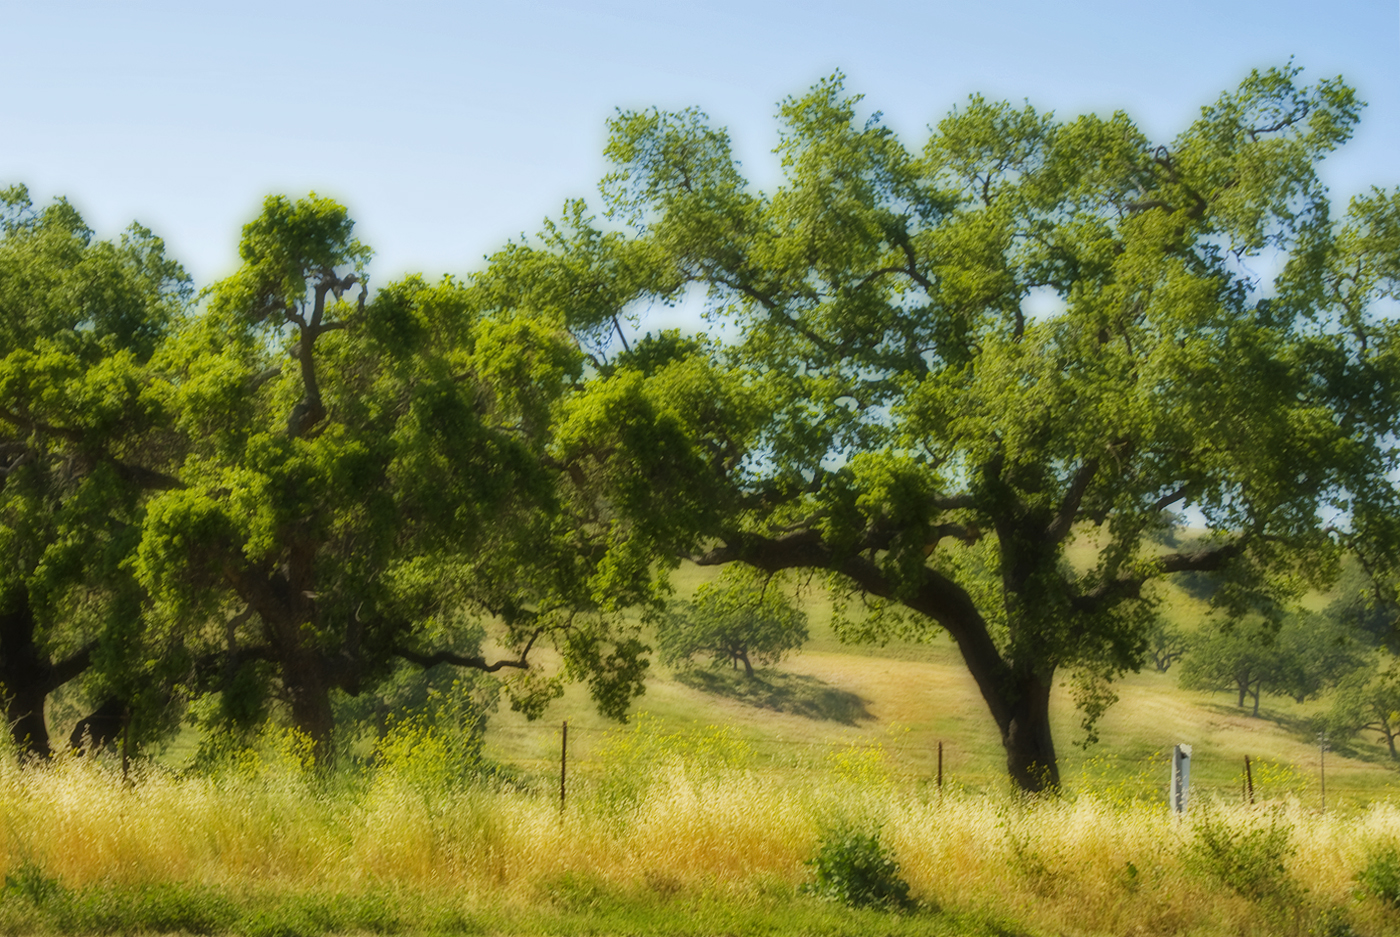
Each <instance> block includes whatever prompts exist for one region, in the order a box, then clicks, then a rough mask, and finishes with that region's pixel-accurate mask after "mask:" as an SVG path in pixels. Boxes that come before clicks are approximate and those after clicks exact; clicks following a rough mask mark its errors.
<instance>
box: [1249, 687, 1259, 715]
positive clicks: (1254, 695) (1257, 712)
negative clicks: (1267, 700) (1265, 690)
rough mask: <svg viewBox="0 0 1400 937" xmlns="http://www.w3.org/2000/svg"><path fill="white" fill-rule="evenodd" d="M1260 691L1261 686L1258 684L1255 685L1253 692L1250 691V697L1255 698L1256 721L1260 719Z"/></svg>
mask: <svg viewBox="0 0 1400 937" xmlns="http://www.w3.org/2000/svg"><path fill="white" fill-rule="evenodd" d="M1260 689H1261V687H1260V686H1259V684H1257V683H1256V684H1255V685H1254V689H1252V690H1250V691H1249V692H1250V695H1251V696H1253V697H1254V718H1255V719H1258V718H1259V691H1260Z"/></svg>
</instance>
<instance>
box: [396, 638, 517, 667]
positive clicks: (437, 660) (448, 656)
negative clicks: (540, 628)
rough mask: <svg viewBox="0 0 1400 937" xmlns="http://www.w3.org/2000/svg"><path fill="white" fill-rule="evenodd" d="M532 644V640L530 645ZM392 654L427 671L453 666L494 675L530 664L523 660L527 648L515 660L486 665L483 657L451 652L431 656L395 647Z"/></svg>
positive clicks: (435, 652) (439, 652)
mask: <svg viewBox="0 0 1400 937" xmlns="http://www.w3.org/2000/svg"><path fill="white" fill-rule="evenodd" d="M533 643H534V642H533V640H532V641H531V644H533ZM394 653H395V654H397V655H398V656H399V657H402V658H403V659H404V660H406V661H408V662H409V663H412V664H417V665H418V666H419V667H422V668H423V669H424V670H427V669H428V668H429V667H435V666H437V665H438V664H453V665H454V666H457V667H470V668H472V669H473V670H480V671H482V672H483V673H495V672H496V671H498V670H500V669H502V668H504V667H515V668H517V669H520V670H529V669H530V664H529V662H528V661H527V660H526V659H525V655H526V654H527V653H529V647H528V646H527V647H526V649H525V651H523V652H522V653H521V655H520V657H519V658H517V659H515V660H498V661H492V662H491V663H487V661H486V658H484V657H475V656H474V657H465V656H463V655H461V654H455V653H453V652H452V651H434V652H433V653H431V654H420V653H419V652H417V651H414V650H411V649H410V648H406V647H397V646H396V647H395V648H394Z"/></svg>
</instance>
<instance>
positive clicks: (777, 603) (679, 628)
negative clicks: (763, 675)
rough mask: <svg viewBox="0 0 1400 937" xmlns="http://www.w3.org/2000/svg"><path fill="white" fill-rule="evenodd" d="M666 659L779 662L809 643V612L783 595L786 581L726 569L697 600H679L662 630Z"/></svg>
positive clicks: (748, 664)
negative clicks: (704, 658)
mask: <svg viewBox="0 0 1400 937" xmlns="http://www.w3.org/2000/svg"><path fill="white" fill-rule="evenodd" d="M656 636H657V641H658V643H659V644H660V645H661V658H662V660H663V661H665V662H666V663H668V664H676V663H682V662H688V661H690V660H691V658H693V657H695V656H696V655H699V654H708V655H709V656H710V657H711V659H712V660H713V661H714V662H715V663H716V664H718V663H722V662H723V663H732V664H733V665H734V666H735V667H738V666H739V664H743V665H744V673H745V675H746V676H748V677H750V678H752V677H753V676H754V666H753V662H754V661H757V662H759V663H764V664H774V663H777V662H778V661H779V660H781V659H782V658H783V655H785V654H787V653H788V652H789V651H793V650H796V649H797V648H799V647H801V646H802V645H803V644H804V643H805V642H806V640H807V614H806V613H805V612H803V611H802V610H801V609H800V608H797V607H796V606H795V605H793V603H792V602H791V600H790V599H788V597H787V596H786V595H785V594H784V593H783V591H782V585H781V583H780V582H776V581H773V579H772V578H770V577H758V576H755V575H753V574H752V573H748V572H742V571H738V570H726V571H725V572H724V573H723V574H722V576H721V578H720V579H719V580H718V581H716V582H714V583H705V584H704V585H702V586H701V587H700V588H699V589H698V590H696V593H695V599H694V601H693V602H676V603H673V604H672V606H671V609H670V611H669V612H668V613H667V614H666V615H665V616H664V617H663V618H662V619H661V623H660V624H659V625H658V627H657V632H656Z"/></svg>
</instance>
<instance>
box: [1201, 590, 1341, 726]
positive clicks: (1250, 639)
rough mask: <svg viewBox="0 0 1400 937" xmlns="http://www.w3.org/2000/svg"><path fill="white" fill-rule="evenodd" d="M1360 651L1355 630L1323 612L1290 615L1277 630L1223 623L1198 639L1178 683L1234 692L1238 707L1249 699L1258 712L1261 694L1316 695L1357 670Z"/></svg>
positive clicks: (1298, 697) (1300, 698) (1298, 698)
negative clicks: (1352, 630) (1322, 613)
mask: <svg viewBox="0 0 1400 937" xmlns="http://www.w3.org/2000/svg"><path fill="white" fill-rule="evenodd" d="M1207 627H1209V626H1207ZM1364 650H1365V648H1364V646H1363V645H1362V644H1361V643H1359V641H1358V640H1357V636H1356V635H1355V634H1354V633H1353V632H1351V631H1350V630H1349V629H1348V628H1346V627H1345V626H1344V625H1341V624H1339V623H1338V622H1336V621H1335V620H1333V619H1332V618H1330V617H1328V616H1324V615H1316V614H1311V613H1306V612H1304V613H1298V614H1295V615H1290V616H1288V617H1287V618H1286V619H1285V620H1284V622H1283V624H1282V626H1281V627H1280V628H1279V629H1278V630H1277V631H1274V630H1272V629H1270V628H1269V627H1268V625H1267V624H1265V625H1262V626H1251V625H1246V624H1244V623H1240V624H1234V625H1231V624H1228V623H1227V624H1226V625H1225V626H1223V627H1217V628H1213V629H1212V630H1211V632H1210V633H1208V634H1207V635H1206V636H1205V637H1204V638H1199V637H1198V639H1197V641H1196V643H1195V646H1194V647H1193V649H1192V653H1191V654H1190V656H1188V657H1187V658H1186V660H1185V661H1184V662H1183V663H1182V665H1181V678H1180V682H1181V686H1182V687H1183V688H1185V689H1195V690H1227V689H1228V690H1235V691H1236V693H1237V694H1238V701H1239V705H1240V706H1243V705H1244V704H1245V699H1246V697H1252V698H1253V700H1254V714H1255V715H1256V716H1257V715H1258V714H1259V699H1260V696H1261V695H1263V694H1270V695H1275V696H1286V697H1290V698H1292V699H1293V700H1295V701H1296V702H1299V703H1301V702H1303V701H1304V700H1307V699H1310V698H1312V697H1315V696H1317V695H1318V694H1319V693H1320V692H1321V691H1322V690H1324V689H1327V688H1330V687H1332V686H1335V685H1337V683H1338V682H1339V681H1341V680H1343V679H1344V678H1346V677H1347V676H1348V675H1349V674H1351V673H1353V672H1355V671H1356V670H1357V668H1358V667H1359V666H1360V664H1361V662H1362V660H1363V659H1364V657H1363V654H1364Z"/></svg>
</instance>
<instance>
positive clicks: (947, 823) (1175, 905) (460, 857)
mask: <svg viewBox="0 0 1400 937" xmlns="http://www.w3.org/2000/svg"><path fill="white" fill-rule="evenodd" d="M475 758H476V755H475V754H474V753H465V754H464V753H463V752H462V751H461V750H460V749H458V748H454V747H453V746H452V745H451V744H450V742H449V741H448V740H445V739H443V738H442V737H441V736H438V735H437V734H435V732H434V731H433V729H432V728H431V727H430V726H427V725H423V724H421V723H420V724H407V725H404V726H401V727H400V728H399V729H398V730H396V731H395V732H394V733H391V734H390V736H389V737H387V738H386V740H385V742H384V743H382V744H381V746H380V749H379V752H378V757H377V761H376V764H375V766H374V767H373V768H370V769H365V770H362V771H349V770H347V771H341V772H325V771H322V770H318V769H317V768H316V767H315V766H313V765H309V764H308V763H307V759H306V758H305V752H304V749H303V748H302V747H301V746H300V744H299V742H298V740H297V739H296V738H295V736H294V735H291V734H289V733H276V732H273V733H269V734H267V735H266V736H265V737H264V739H263V740H262V743H261V744H260V745H259V746H258V747H257V748H256V749H252V750H240V751H234V752H231V753H229V756H228V757H226V758H224V759H222V760H221V761H217V763H213V764H206V765H205V767H204V768H203V770H202V771H200V772H197V773H196V772H186V773H180V772H175V771H170V770H166V769H159V768H156V767H153V766H146V767H144V768H141V769H140V770H139V771H137V772H136V774H135V775H134V777H133V781H134V783H132V784H130V785H127V784H124V783H123V781H122V779H121V777H120V773H119V771H118V770H117V769H116V768H115V767H114V766H112V765H110V764H104V763H102V762H100V761H96V760H85V759H80V758H61V759H58V760H56V761H54V762H52V763H50V764H45V765H30V766H24V767H21V766H16V765H15V764H14V763H13V762H12V761H6V762H5V765H6V766H5V767H3V768H0V867H3V871H4V875H5V877H6V880H7V883H8V884H7V887H6V889H5V890H4V895H3V896H0V906H3V905H4V904H5V902H11V903H13V902H16V901H21V900H29V901H34V902H40V901H41V899H42V892H43V889H44V888H45V887H48V886H46V885H44V883H45V882H51V883H52V884H53V887H55V888H60V889H67V890H72V891H75V892H81V891H83V890H85V889H86V890H90V891H91V890H98V891H100V890H102V889H108V890H111V889H123V888H124V889H143V888H145V889H150V888H159V887H162V886H168V885H172V884H179V885H181V886H187V887H189V888H194V889H203V890H206V891H210V892H211V893H217V894H220V895H225V896H230V897H229V898H228V899H227V900H231V901H235V902H237V901H239V900H243V898H240V896H245V897H246V896H248V895H256V894H273V893H275V894H280V895H296V894H331V893H334V894H337V895H343V896H351V897H355V896H360V897H361V898H364V897H365V896H373V895H379V894H395V895H400V896H403V895H412V896H420V898H421V900H422V901H425V902H428V903H432V902H437V903H438V905H444V903H445V904H449V905H451V906H452V907H454V908H457V909H458V910H459V911H461V912H462V913H464V914H471V913H474V912H477V911H481V912H483V913H485V912H486V911H491V912H492V913H500V912H501V911H502V909H507V910H509V909H516V910H521V909H530V908H540V907H554V908H564V909H566V910H568V909H572V910H573V911H578V912H579V913H584V914H587V913H590V909H592V910H593V911H597V912H599V913H602V911H601V910H600V909H602V910H605V909H606V908H607V907H609V906H611V905H610V903H612V904H616V903H617V902H623V903H626V902H629V901H631V902H641V903H644V904H647V906H648V907H655V908H659V909H661V911H659V912H658V913H660V914H663V915H665V914H671V915H672V916H673V918H674V920H675V921H676V922H677V923H676V928H677V929H678V930H680V931H684V932H687V933H689V932H693V931H692V930H687V929H686V926H684V921H685V920H686V915H687V914H689V913H691V911H687V910H686V909H691V910H692V911H693V908H694V907H695V906H696V902H700V901H708V902H718V903H719V904H720V905H723V906H726V907H731V908H743V907H749V906H754V905H756V904H757V905H763V906H765V907H771V906H775V904H774V903H776V906H779V907H782V906H791V907H809V906H811V905H813V903H814V902H815V899H813V898H809V897H806V896H804V895H803V894H801V892H800V888H801V886H802V884H803V882H804V881H805V880H806V879H807V878H808V876H810V874H811V873H810V869H809V868H808V866H807V865H805V864H804V863H805V862H806V860H808V859H810V858H811V857H812V856H813V855H814V854H815V853H816V852H817V851H818V849H819V846H820V840H821V837H822V835H823V831H826V830H831V829H833V828H836V827H841V828H845V829H857V830H865V831H868V832H870V833H872V834H873V833H875V832H878V834H879V836H880V841H881V843H882V844H883V845H884V846H885V847H887V848H888V849H889V850H891V854H892V855H893V857H894V858H895V859H896V860H897V861H898V864H899V868H900V874H901V875H902V876H903V877H904V879H905V880H906V881H907V882H908V883H909V885H910V886H911V893H912V897H913V898H914V899H915V900H916V901H917V902H919V903H920V904H921V905H922V907H923V908H925V909H926V910H925V911H924V912H920V913H923V914H932V913H933V912H932V911H929V910H927V909H932V908H941V909H944V910H945V911H955V912H962V913H968V914H973V915H978V916H981V917H983V918H991V919H996V920H1001V921H1006V922H1012V923H1011V925H1010V926H1013V927H1015V928H1026V929H1028V930H1030V931H1032V932H1053V933H1066V934H1122V933H1137V932H1142V933H1155V934H1217V933H1219V934H1225V933H1229V934H1241V933H1243V934H1250V933H1255V934H1272V933H1292V932H1295V931H1296V932H1298V933H1308V932H1309V930H1310V929H1314V928H1316V927H1317V926H1320V925H1318V923H1317V922H1325V926H1326V927H1328V928H1332V930H1331V932H1332V933H1335V934H1342V933H1346V932H1347V931H1346V930H1345V928H1347V927H1350V928H1353V929H1354V932H1356V933H1361V934H1381V933H1395V932H1397V931H1400V911H1397V910H1396V908H1395V907H1394V905H1392V904H1391V903H1389V901H1388V900H1386V899H1385V898H1384V897H1378V896H1375V895H1372V894H1370V893H1369V892H1368V891H1367V890H1366V888H1365V887H1364V885H1363V882H1364V881H1366V878H1365V876H1364V875H1363V872H1364V871H1365V870H1366V869H1367V868H1368V865H1370V864H1373V863H1375V862H1377V861H1380V859H1379V858H1378V857H1385V856H1387V855H1389V856H1392V857H1393V856H1394V855H1395V854H1396V850H1397V849H1400V809H1397V808H1396V807H1395V806H1394V805H1392V804H1389V803H1385V804H1377V805H1374V806H1372V807H1369V808H1367V809H1364V810H1360V811H1354V812H1350V813H1347V814H1340V813H1328V814H1322V813H1318V812H1315V811H1313V810H1310V809H1306V808H1304V807H1303V806H1301V805H1300V804H1299V803H1298V801H1297V800H1296V799H1295V798H1280V799H1276V800H1273V801H1270V802H1267V803H1263V804H1259V805H1256V806H1253V807H1248V806H1244V805H1240V804H1226V803H1220V802H1210V801H1206V802H1203V803H1199V804H1197V805H1195V806H1193V812H1192V815H1190V816H1188V817H1187V818H1185V819H1179V818H1175V817H1172V816H1171V815H1169V814H1168V813H1167V811H1166V809H1165V807H1164V806H1163V805H1162V804H1161V803H1160V801H1159V800H1158V799H1156V798H1154V797H1151V796H1141V795H1140V793H1137V792H1135V791H1136V789H1132V790H1130V789H1129V787H1123V788H1121V789H1113V788H1112V787H1104V786H1100V787H1099V788H1094V786H1093V785H1088V786H1087V787H1088V788H1089V789H1090V792H1088V793H1084V794H1081V795H1077V796H1074V797H1071V798H1044V799H1024V798H1020V797H1016V796H1012V795H1011V794H1009V793H1008V794H1005V795H990V794H968V793H963V792H959V791H957V790H955V789H951V788H950V789H948V790H946V791H944V792H941V793H940V792H939V791H937V790H936V789H930V788H928V787H923V788H914V787H911V786H909V785H907V784H906V783H904V782H901V781H899V780H897V779H895V778H894V776H893V775H892V774H891V773H890V772H888V771H887V770H884V767H883V766H882V764H881V759H880V753H879V750H878V749H875V750H865V751H862V752H854V751H853V752H852V753H850V754H849V755H842V756H839V757H834V758H833V760H832V765H831V770H830V771H829V772H828V773H827V774H826V775H824V776H814V775H810V774H804V775H802V776H801V778H800V779H797V780H794V779H793V778H792V776H790V775H787V776H780V775H777V774H774V773H767V772H763V771H759V770H754V769H752V768H750V767H748V764H749V762H748V759H747V756H746V752H745V748H744V746H743V744H742V743H741V742H739V741H737V740H736V739H735V738H734V737H732V736H730V735H728V734H726V733H725V732H723V731H720V730H708V731H701V732H699V733H690V734H687V735H680V734H674V735H667V734H665V733H664V732H662V731H661V730H659V729H658V728H657V727H656V726H655V725H650V726H649V725H648V724H647V722H646V720H642V725H641V726H639V727H638V728H637V729H634V730H629V731H628V732H620V733H618V734H617V736H616V737H615V738H614V739H612V740H610V741H609V742H608V743H607V744H605V745H604V746H603V747H602V749H601V751H600V753H599V757H598V758H597V759H595V760H596V761H597V762H598V763H600V764H602V765H604V766H605V767H604V768H602V769H601V770H598V771H597V772H596V773H594V774H592V775H590V776H585V777H581V778H579V779H577V783H576V784H575V785H574V786H573V788H572V789H571V791H570V794H569V800H568V804H567V807H566V809H564V810H562V811H561V809H560V805H559V801H558V796H557V788H555V787H554V786H553V785H552V784H551V783H549V782H546V781H544V780H541V781H540V782H539V783H538V785H532V784H530V783H527V782H522V781H519V780H518V779H517V780H515V781H510V780H504V779H502V778H501V777H499V776H494V777H493V776H492V775H490V773H489V772H485V771H483V766H482V765H481V763H480V762H479V761H476V760H474V759H475ZM1270 830H1272V831H1275V832H1273V833H1270V834H1267V835H1266V832H1267V831H1270ZM1258 831H1266V832H1258ZM1278 831H1282V832H1281V833H1280V832H1278ZM1256 834H1257V835H1256ZM1373 878H1374V876H1373ZM36 882H37V883H38V884H34V883H36ZM26 896H28V897H26ZM36 896H38V897H36ZM412 900H413V901H414V902H417V901H419V900H420V899H419V898H415V899H412ZM804 903H805V904H804ZM667 909H670V910H667ZM868 913H874V912H868ZM328 920H329V919H328ZM352 923H353V922H352ZM0 924H3V920H0ZM229 926H233V925H229ZM328 926H329V925H328ZM657 926H658V927H659V926H661V925H657ZM862 926H864V925H862ZM116 929H118V930H120V929H123V928H120V927H118V928H116ZM127 929H132V928H127ZM134 929H139V928H134ZM205 929H206V930H208V929H213V930H217V929H219V928H218V926H215V925H213V924H211V925H208V926H207V927H205ZM242 929H243V930H245V931H247V930H250V926H248V925H246V923H245V924H244V925H242ZM251 929H252V930H256V928H251ZM352 929H353V928H352ZM371 929H373V928H371ZM622 929H637V928H636V927H635V925H627V926H626V927H624V928H622ZM313 930H314V928H313Z"/></svg>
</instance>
